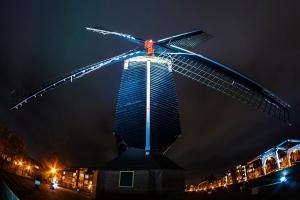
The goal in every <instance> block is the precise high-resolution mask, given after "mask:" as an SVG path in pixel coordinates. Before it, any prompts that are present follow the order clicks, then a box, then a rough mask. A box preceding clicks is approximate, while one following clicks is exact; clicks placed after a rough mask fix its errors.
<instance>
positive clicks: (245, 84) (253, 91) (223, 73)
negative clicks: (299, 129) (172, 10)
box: [158, 46, 290, 123]
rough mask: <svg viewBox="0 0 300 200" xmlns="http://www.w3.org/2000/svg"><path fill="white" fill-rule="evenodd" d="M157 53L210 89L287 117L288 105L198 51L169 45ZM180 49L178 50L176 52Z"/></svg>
mask: <svg viewBox="0 0 300 200" xmlns="http://www.w3.org/2000/svg"><path fill="white" fill-rule="evenodd" d="M172 48H173V49H176V51H175V53H174V51H173V52H170V51H165V52H163V53H161V54H159V55H158V56H159V57H161V58H167V59H170V60H172V70H173V71H174V72H177V73H178V74H180V75H183V76H185V77H188V78H190V79H192V80H194V81H197V82H200V83H202V84H204V85H206V86H208V87H210V88H212V89H214V90H217V91H219V92H221V93H223V94H226V95H228V96H231V97H233V98H235V99H237V100H239V101H241V102H244V103H246V104H249V105H251V106H253V107H255V108H257V109H259V110H261V111H263V112H266V113H267V114H269V115H271V116H273V117H274V118H277V119H279V120H283V121H285V122H288V123H289V121H290V119H289V109H290V105H289V104H287V103H286V102H284V101H283V100H281V99H280V98H279V97H277V96H275V95H274V94H273V93H271V92H270V91H269V90H267V89H266V88H264V87H262V86H260V85H259V84H257V83H255V82H254V81H252V80H250V79H249V78H247V77H245V76H244V75H242V74H240V73H238V72H236V71H235V70H232V69H231V68H229V67H226V66H224V65H222V64H220V63H217V62H215V61H213V60H210V59H208V58H206V57H204V56H202V55H200V54H196V53H193V52H190V51H188V50H185V49H182V48H179V47H177V46H172ZM178 51H180V52H181V53H178Z"/></svg>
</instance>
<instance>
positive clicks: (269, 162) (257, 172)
mask: <svg viewBox="0 0 300 200" xmlns="http://www.w3.org/2000/svg"><path fill="white" fill-rule="evenodd" d="M299 161H300V140H294V139H288V140H285V141H283V142H282V143H280V144H278V145H276V146H275V147H273V148H271V149H269V150H267V151H265V152H263V153H262V154H260V155H259V156H257V157H255V158H254V159H252V160H251V161H249V162H247V163H246V164H241V165H237V166H236V167H235V168H232V169H230V170H228V171H227V172H226V174H225V176H224V177H223V178H220V179H217V180H214V181H209V180H204V181H202V182H201V183H199V184H198V185H195V184H194V185H190V186H187V187H186V191H188V192H198V191H207V190H214V189H215V188H219V187H227V186H230V185H233V184H236V183H244V182H247V181H250V180H253V179H257V178H259V177H263V176H265V175H268V174H271V173H274V172H277V171H280V170H283V169H286V168H289V167H291V166H293V165H296V164H297V162H298V163H299Z"/></svg>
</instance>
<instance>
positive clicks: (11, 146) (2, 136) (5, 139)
mask: <svg viewBox="0 0 300 200" xmlns="http://www.w3.org/2000/svg"><path fill="white" fill-rule="evenodd" d="M25 151H26V148H25V143H24V141H23V139H22V138H21V137H20V136H19V135H17V134H15V133H14V132H12V131H11V130H10V129H8V128H7V126H5V125H3V124H1V123H0V153H1V158H2V154H3V153H6V154H11V155H13V156H18V155H23V154H25ZM3 164H4V160H3V159H1V169H2V168H3Z"/></svg>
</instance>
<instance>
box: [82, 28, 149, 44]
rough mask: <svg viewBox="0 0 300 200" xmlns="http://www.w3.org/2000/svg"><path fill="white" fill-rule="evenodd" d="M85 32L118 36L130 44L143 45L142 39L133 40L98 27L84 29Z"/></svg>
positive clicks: (131, 37)
mask: <svg viewBox="0 0 300 200" xmlns="http://www.w3.org/2000/svg"><path fill="white" fill-rule="evenodd" d="M85 29H86V30H89V31H93V32H96V33H100V34H102V35H114V36H118V37H120V38H122V39H125V40H128V41H130V42H133V43H135V44H139V45H143V44H144V40H142V39H139V38H135V37H133V36H131V35H128V34H124V33H118V32H115V31H110V30H107V29H103V28H98V27H95V28H93V27H85Z"/></svg>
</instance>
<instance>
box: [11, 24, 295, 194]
mask: <svg viewBox="0 0 300 200" xmlns="http://www.w3.org/2000/svg"><path fill="white" fill-rule="evenodd" d="M86 29H87V30H90V31H93V32H96V33H100V34H102V35H112V36H116V37H120V38H123V39H125V40H128V41H130V42H133V43H135V44H137V46H138V47H137V48H135V49H133V50H130V51H129V52H126V53H123V54H121V55H118V56H115V57H112V58H109V59H106V60H103V61H100V62H98V63H95V64H92V65H88V66H86V67H83V68H79V69H78V70H76V71H73V72H71V73H69V74H67V75H65V76H63V77H61V78H59V79H57V80H55V81H53V82H51V83H50V84H48V85H47V86H46V87H43V88H42V89H37V90H34V91H33V92H32V93H31V95H29V96H27V97H25V98H22V99H20V100H17V102H16V104H14V105H13V107H12V109H19V108H20V107H21V106H23V104H25V103H28V102H29V101H31V100H33V99H35V98H37V97H39V96H42V95H43V94H44V93H46V92H48V91H50V90H52V89H54V88H56V87H58V86H60V85H62V84H64V83H67V82H72V81H74V80H76V79H78V78H80V77H82V76H84V75H86V74H88V73H91V72H94V71H96V70H98V69H100V68H102V67H105V66H108V65H111V64H114V63H118V62H122V61H124V68H123V73H122V78H121V84H120V90H119V94H118V100H117V106H116V116H115V126H114V134H115V135H116V136H118V137H119V138H122V140H123V144H124V145H125V146H127V147H129V149H128V151H126V152H125V153H123V154H122V155H121V156H119V157H117V158H116V159H114V160H112V161H111V162H109V163H108V164H107V165H106V166H105V167H104V169H103V170H104V172H105V173H106V175H105V176H103V177H104V178H103V177H102V179H101V183H99V184H100V185H101V187H100V188H101V190H102V191H115V192H116V193H118V192H124V191H125V192H133V193H134V192H137V191H138V192H142V191H144V192H145V191H146V193H147V194H149V193H151V194H152V193H155V194H156V193H167V194H170V193H172V194H175V195H177V194H178V192H180V191H183V184H184V180H183V173H182V168H180V167H179V166H178V165H176V164H175V163H173V162H172V161H170V160H169V159H168V158H166V157H165V156H164V155H163V154H162V152H163V151H164V150H165V149H167V148H168V147H169V146H170V145H171V144H172V143H173V142H174V141H175V140H176V138H177V137H178V136H179V135H181V129H180V122H179V114H178V102H177V96H176V88H175V83H174V79H173V73H177V74H179V75H182V76H184V77H186V78H188V79H191V80H193V81H197V82H199V83H201V84H203V85H205V86H207V87H209V88H212V89H214V90H215V91H218V92H221V93H223V94H225V95H228V96H230V97H232V98H234V99H236V100H238V101H240V102H243V103H245V104H247V105H250V106H252V107H254V108H257V109H258V110H260V111H262V112H265V113H267V114H268V115H270V116H272V117H274V118H276V119H279V120H282V121H284V122H287V123H289V121H290V120H289V111H290V105H289V104H287V103H286V102H284V101H283V100H281V99H280V98H279V97H277V96H276V95H275V94H273V93H272V92H270V91H269V90H267V89H266V88H264V87H263V86H261V85H259V84H257V83H256V82H254V81H252V80H251V79H249V78H247V77H246V76H244V75H242V74H240V73H239V72H237V71H235V70H233V69H231V68H229V67H227V66H225V65H223V64H220V63H218V62H216V61H213V60H211V59H209V58H207V57H205V56H203V55H201V54H198V53H195V52H194V48H195V47H197V45H200V44H201V43H203V42H205V41H206V40H208V39H210V38H211V35H209V34H207V33H205V32H203V31H201V30H197V31H192V32H188V33H183V34H180V35H175V36H172V37H169V38H165V39H161V40H158V41H152V40H143V39H139V38H136V37H133V36H131V35H127V34H123V33H118V32H114V31H110V30H104V29H99V28H86ZM104 172H103V173H104ZM105 173H104V174H105ZM105 177H106V178H105ZM107 177H110V178H107ZM99 180H100V179H99ZM165 180H168V184H164V183H165ZM136 181H138V183H136ZM103 183H104V184H103ZM111 183H114V184H111ZM115 183H118V184H115ZM134 194H135V193H134ZM179 196H180V195H179Z"/></svg>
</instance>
